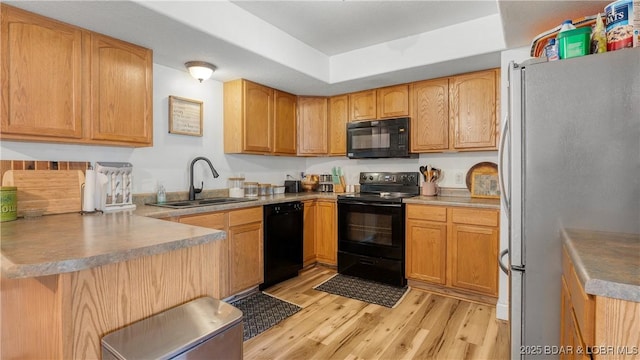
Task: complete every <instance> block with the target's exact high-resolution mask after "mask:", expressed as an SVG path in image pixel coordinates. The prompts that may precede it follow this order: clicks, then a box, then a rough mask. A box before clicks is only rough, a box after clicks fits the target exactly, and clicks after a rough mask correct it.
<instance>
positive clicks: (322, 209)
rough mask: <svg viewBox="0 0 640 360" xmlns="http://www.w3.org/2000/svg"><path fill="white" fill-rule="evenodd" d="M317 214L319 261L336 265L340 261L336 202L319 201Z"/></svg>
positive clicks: (317, 251)
mask: <svg viewBox="0 0 640 360" xmlns="http://www.w3.org/2000/svg"><path fill="white" fill-rule="evenodd" d="M316 215H317V217H316V230H317V232H316V253H317V254H316V255H317V257H318V261H319V262H322V263H325V264H329V265H336V264H337V261H338V233H337V226H336V222H337V218H336V203H335V202H327V201H318V202H317V204H316Z"/></svg>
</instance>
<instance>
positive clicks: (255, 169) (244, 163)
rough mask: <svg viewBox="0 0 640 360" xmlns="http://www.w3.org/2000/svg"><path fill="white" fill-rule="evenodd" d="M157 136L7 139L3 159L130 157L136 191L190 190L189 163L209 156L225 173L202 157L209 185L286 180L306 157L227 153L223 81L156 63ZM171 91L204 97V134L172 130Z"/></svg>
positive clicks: (0, 147) (200, 175) (201, 170)
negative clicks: (146, 143) (96, 141)
mask: <svg viewBox="0 0 640 360" xmlns="http://www.w3.org/2000/svg"><path fill="white" fill-rule="evenodd" d="M153 74H154V75H153V81H154V83H153V122H154V124H153V141H154V145H153V147H151V148H137V149H132V148H122V147H112V146H84V145H59V144H45V143H28V142H14V141H2V143H1V144H0V151H1V153H0V154H1V158H2V159H7V160H58V161H63V160H69V161H90V162H96V161H126V162H130V163H132V164H133V167H134V173H133V176H134V178H133V179H134V180H133V184H134V189H133V192H134V193H149V192H155V190H156V184H157V183H158V182H161V183H162V184H163V185H164V186H165V187H166V189H167V191H186V190H187V189H188V187H189V185H188V182H189V174H188V169H189V167H188V166H189V163H190V162H191V160H192V159H193V158H194V157H196V156H206V157H208V158H209V159H210V160H211V162H212V163H213V166H214V167H215V168H216V170H217V171H218V173H219V174H220V177H219V178H217V179H214V178H213V177H212V175H211V172H210V170H209V168H208V167H207V166H206V164H205V163H204V162H202V161H200V162H198V163H197V164H196V168H195V176H194V177H195V181H196V184H199V183H200V182H201V181H204V187H205V189H217V188H226V187H227V181H226V180H227V178H228V177H230V176H232V175H236V174H244V176H245V177H246V178H247V180H248V181H249V180H253V181H260V182H270V183H282V180H283V179H284V176H285V173H292V174H296V173H299V172H300V171H303V170H304V169H305V159H301V158H293V157H276V156H259V155H225V154H224V152H223V136H222V133H223V123H222V118H223V112H222V83H221V82H218V81H214V80H209V81H205V82H203V83H199V82H198V81H196V80H195V79H193V78H192V77H190V76H189V74H188V73H187V72H186V70H185V71H178V70H175V69H171V68H168V67H165V66H162V65H158V64H154V67H153ZM169 95H175V96H180V97H185V98H190V99H197V100H201V101H203V102H204V105H203V115H204V119H203V136H202V137H195V136H188V135H177V134H169V133H168V112H169V109H168V107H169V105H168V104H169V103H168V97H169Z"/></svg>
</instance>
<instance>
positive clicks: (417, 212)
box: [407, 205, 447, 222]
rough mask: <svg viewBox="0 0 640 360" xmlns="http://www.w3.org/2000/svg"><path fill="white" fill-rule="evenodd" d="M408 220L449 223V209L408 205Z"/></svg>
mask: <svg viewBox="0 0 640 360" xmlns="http://www.w3.org/2000/svg"><path fill="white" fill-rule="evenodd" d="M407 218H408V219H415V220H431V221H441V222H445V221H447V208H446V207H442V206H424V205H407Z"/></svg>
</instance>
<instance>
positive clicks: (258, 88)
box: [223, 79, 274, 154]
mask: <svg viewBox="0 0 640 360" xmlns="http://www.w3.org/2000/svg"><path fill="white" fill-rule="evenodd" d="M223 91H224V152H225V153H227V154H229V153H248V154H264V153H270V152H271V151H272V149H273V106H274V104H273V89H271V88H269V87H267V86H264V85H260V84H257V83H254V82H251V81H248V80H244V79H238V80H234V81H229V82H225V83H224V86H223Z"/></svg>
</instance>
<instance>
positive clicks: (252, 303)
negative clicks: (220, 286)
mask: <svg viewBox="0 0 640 360" xmlns="http://www.w3.org/2000/svg"><path fill="white" fill-rule="evenodd" d="M230 304H231V305H233V306H235V307H237V308H238V309H240V311H242V314H243V317H242V325H243V332H244V334H243V338H244V341H247V340H249V339H251V338H252V337H254V336H256V335H258V334H260V333H262V332H263V331H266V330H268V329H269V328H271V327H272V326H274V325H276V324H277V323H279V322H280V321H282V320H284V319H286V318H288V317H289V316H291V315H293V314H295V313H297V312H298V311H300V310H301V309H302V308H301V307H299V306H297V305H294V304H292V303H289V302H286V301H283V300H280V299H277V298H275V297H273V296H271V295H269V294H266V293H263V292H258V293H255V294H251V295H249V296H247V297H245V298H242V299H239V300H235V301H232V302H230Z"/></svg>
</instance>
